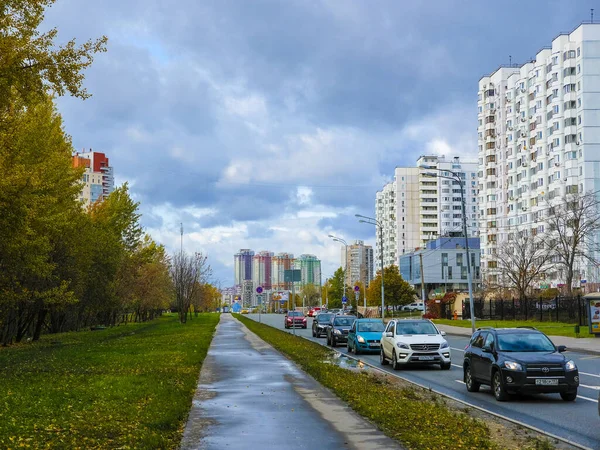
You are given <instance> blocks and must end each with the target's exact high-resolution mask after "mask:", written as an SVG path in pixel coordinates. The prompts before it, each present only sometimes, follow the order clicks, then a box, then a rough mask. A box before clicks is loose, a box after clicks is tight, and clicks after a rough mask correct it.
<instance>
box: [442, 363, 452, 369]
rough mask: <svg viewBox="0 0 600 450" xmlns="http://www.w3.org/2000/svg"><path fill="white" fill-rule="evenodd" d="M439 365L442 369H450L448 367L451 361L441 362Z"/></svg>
mask: <svg viewBox="0 0 600 450" xmlns="http://www.w3.org/2000/svg"><path fill="white" fill-rule="evenodd" d="M440 367H441V368H442V370H450V367H452V363H443V364H440Z"/></svg>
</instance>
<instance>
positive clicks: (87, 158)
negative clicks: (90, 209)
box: [72, 149, 115, 206]
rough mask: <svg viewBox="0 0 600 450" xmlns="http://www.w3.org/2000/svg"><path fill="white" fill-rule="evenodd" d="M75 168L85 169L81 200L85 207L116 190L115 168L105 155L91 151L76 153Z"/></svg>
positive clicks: (74, 158)
mask: <svg viewBox="0 0 600 450" xmlns="http://www.w3.org/2000/svg"><path fill="white" fill-rule="evenodd" d="M72 161H73V167H76V168H79V167H84V168H85V169H84V173H83V182H84V185H83V189H82V191H81V195H80V197H79V199H80V200H81V201H83V202H84V205H85V206H88V205H90V204H92V203H95V202H97V201H98V200H102V199H103V198H106V197H107V196H108V195H109V194H110V193H111V192H112V191H113V190H114V188H115V179H114V174H113V168H112V166H111V165H110V164H109V161H108V158H107V157H106V155H105V154H104V153H100V152H95V151H92V150H91V149H90V150H89V151H83V152H81V153H75V155H73V157H72Z"/></svg>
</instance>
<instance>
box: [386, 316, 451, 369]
mask: <svg viewBox="0 0 600 450" xmlns="http://www.w3.org/2000/svg"><path fill="white" fill-rule="evenodd" d="M445 335H446V333H445V332H444V331H440V330H438V329H437V327H436V326H435V325H434V324H433V322H432V321H431V320H427V319H414V320H413V319H404V320H400V319H396V320H391V321H390V322H389V323H388V324H387V327H386V328H385V331H384V332H383V334H382V335H381V351H380V356H379V361H380V362H381V364H382V365H386V364H388V362H391V363H392V367H393V368H394V370H399V369H400V368H401V367H403V366H407V365H409V364H439V365H440V367H441V368H442V369H443V370H449V369H450V366H451V362H450V346H449V345H448V341H446V339H444V336H445Z"/></svg>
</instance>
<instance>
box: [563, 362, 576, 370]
mask: <svg viewBox="0 0 600 450" xmlns="http://www.w3.org/2000/svg"><path fill="white" fill-rule="evenodd" d="M565 369H566V370H568V371H571V370H577V365H576V364H575V361H573V360H571V361H567V363H566V364H565Z"/></svg>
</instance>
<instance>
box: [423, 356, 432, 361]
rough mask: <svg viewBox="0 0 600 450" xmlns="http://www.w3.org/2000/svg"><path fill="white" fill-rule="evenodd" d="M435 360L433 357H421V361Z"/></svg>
mask: <svg viewBox="0 0 600 450" xmlns="http://www.w3.org/2000/svg"><path fill="white" fill-rule="evenodd" d="M434 359H435V358H434V357H433V356H419V361H433V360H434Z"/></svg>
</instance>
